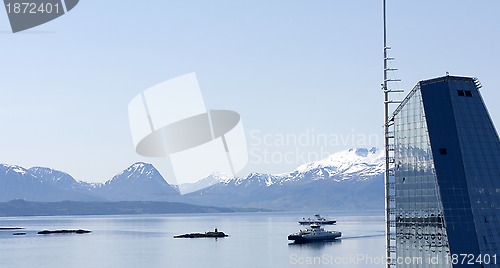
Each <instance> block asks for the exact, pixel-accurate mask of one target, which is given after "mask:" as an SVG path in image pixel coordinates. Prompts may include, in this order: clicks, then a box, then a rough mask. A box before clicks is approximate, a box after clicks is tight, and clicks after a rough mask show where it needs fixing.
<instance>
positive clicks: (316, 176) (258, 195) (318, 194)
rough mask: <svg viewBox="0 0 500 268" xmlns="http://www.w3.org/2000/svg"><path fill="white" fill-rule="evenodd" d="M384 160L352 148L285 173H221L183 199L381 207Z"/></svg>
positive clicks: (371, 152) (377, 154)
mask: <svg viewBox="0 0 500 268" xmlns="http://www.w3.org/2000/svg"><path fill="white" fill-rule="evenodd" d="M384 163H385V162H384V152H383V151H380V150H377V149H376V148H372V149H365V148H358V149H350V150H346V151H342V152H338V153H335V154H333V155H331V156H329V157H328V158H326V159H323V160H320V161H317V162H313V163H309V164H304V165H301V166H299V167H298V168H297V169H296V170H294V171H292V172H289V173H283V174H274V175H273V174H262V173H251V174H249V175H248V176H246V177H241V178H238V177H235V178H230V179H225V180H223V181H221V182H220V183H218V184H216V185H213V186H211V187H208V188H205V189H202V190H200V191H198V192H194V193H191V194H188V195H186V197H185V199H186V200H189V201H190V202H194V203H198V202H200V203H201V202H202V201H203V203H205V204H211V205H216V206H220V205H223V204H224V203H232V204H236V205H238V206H248V207H265V208H268V207H273V208H277V209H306V208H308V207H311V208H314V207H316V208H317V207H320V206H322V207H323V208H328V209H331V208H333V207H343V208H348V207H358V208H360V207H362V208H367V209H368V208H373V209H375V208H382V207H383V204H384V203H383V192H384V185H383V172H384ZM349 200H350V201H349ZM375 200H376V202H372V201H375Z"/></svg>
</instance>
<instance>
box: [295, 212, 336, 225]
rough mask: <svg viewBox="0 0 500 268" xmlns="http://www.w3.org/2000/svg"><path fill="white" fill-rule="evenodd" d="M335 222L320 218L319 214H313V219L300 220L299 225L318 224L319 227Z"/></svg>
mask: <svg viewBox="0 0 500 268" xmlns="http://www.w3.org/2000/svg"><path fill="white" fill-rule="evenodd" d="M336 222H337V221H334V220H329V219H325V218H323V217H321V216H320V215H319V214H314V218H307V219H306V218H302V220H301V221H299V223H300V224H307V225H311V224H319V225H322V224H324V225H332V224H335V223H336Z"/></svg>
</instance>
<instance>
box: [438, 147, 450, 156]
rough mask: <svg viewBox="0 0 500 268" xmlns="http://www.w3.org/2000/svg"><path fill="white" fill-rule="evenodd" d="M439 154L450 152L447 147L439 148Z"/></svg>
mask: <svg viewBox="0 0 500 268" xmlns="http://www.w3.org/2000/svg"><path fill="white" fill-rule="evenodd" d="M439 154H442V155H446V154H448V152H447V151H446V148H439Z"/></svg>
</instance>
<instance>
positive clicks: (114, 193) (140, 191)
mask: <svg viewBox="0 0 500 268" xmlns="http://www.w3.org/2000/svg"><path fill="white" fill-rule="evenodd" d="M94 193H95V194H97V195H98V196H100V197H102V198H106V199H107V200H110V201H164V200H166V199H168V197H170V196H172V195H178V191H177V187H175V186H172V185H170V184H168V183H167V182H166V181H165V179H164V178H163V177H162V176H161V174H160V172H158V170H157V169H156V168H155V167H154V166H153V165H151V164H148V163H143V162H138V163H135V164H133V165H131V166H130V167H128V168H127V169H125V170H124V171H122V172H121V173H119V174H117V175H116V176H114V177H113V178H112V179H110V180H108V181H106V182H105V183H103V184H101V185H97V187H95V190H94Z"/></svg>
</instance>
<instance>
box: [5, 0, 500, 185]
mask: <svg viewBox="0 0 500 268" xmlns="http://www.w3.org/2000/svg"><path fill="white" fill-rule="evenodd" d="M381 2H382V1H374V0H358V1H327V0H316V1H306V0H301V1H299V0H286V1H285V0H282V1H202V0H199V1H190V0H187V1H148V2H143V1H113V0H110V1H95V0H94V1H92V0H82V1H80V3H79V4H78V5H77V6H76V7H75V8H74V9H73V10H72V11H70V12H69V13H68V14H66V15H64V16H62V17H60V18H59V19H56V20H54V21H51V22H49V23H46V24H44V25H41V26H39V27H37V28H34V29H32V30H28V31H25V32H20V33H17V34H12V33H10V26H9V24H8V20H7V16H6V12H5V11H4V10H1V11H0V43H1V44H2V45H1V48H2V49H1V50H0V64H1V65H2V68H1V69H0V70H2V76H1V79H0V122H1V124H2V129H1V132H0V148H1V149H0V163H9V164H18V165H22V166H24V167H31V166H35V165H37V166H48V167H52V168H56V169H60V170H63V171H66V172H68V173H70V174H71V175H73V176H74V177H75V178H76V179H78V180H85V181H105V180H107V179H110V178H111V177H112V176H113V175H115V174H116V173H118V172H120V171H121V170H123V169H124V168H126V167H127V166H129V165H130V164H132V163H133V162H136V161H147V162H151V163H153V164H155V166H157V167H158V168H159V169H160V170H161V171H162V173H163V174H164V175H165V176H166V177H169V176H170V174H169V172H170V171H169V167H168V165H166V164H165V163H164V161H163V160H162V159H157V158H144V157H140V156H138V155H136V154H135V152H134V148H133V145H132V140H131V137H130V132H129V127H128V119H127V105H128V103H129V101H130V100H131V99H132V98H133V97H134V96H135V95H136V94H138V93H139V92H140V91H143V90H144V89H146V88H148V87H150V86H152V85H154V84H156V83H159V82H162V81H164V80H167V79H170V78H173V77H176V76H178V75H182V74H186V73H189V72H196V74H197V76H198V79H199V84H200V87H201V90H202V93H203V96H204V98H205V102H206V105H207V106H208V107H209V108H212V109H230V110H234V111H237V112H239V113H240V115H241V116H242V119H243V123H244V127H245V129H246V132H247V134H248V143H249V150H250V152H251V155H250V161H251V163H250V164H249V165H248V166H247V168H246V169H245V170H244V171H243V172H242V175H245V174H246V173H248V172H250V171H258V172H286V171H289V170H291V169H293V168H295V167H296V166H298V165H300V164H302V163H303V162H304V161H306V162H307V161H313V160H319V159H316V158H320V157H321V156H323V155H324V154H327V153H334V152H336V151H338V150H342V149H346V148H349V147H356V146H357V145H360V146H378V147H381V146H382V127H381V126H382V119H383V114H382V112H383V106H382V97H383V96H382V93H381V91H380V84H381V82H382V61H381V60H382V7H381ZM499 12H500V2H498V1H495V0H484V1H472V0H467V1H466V0H464V1H451V0H449V1H435V0H434V1H430V0H426V1H388V16H389V18H388V22H389V27H388V28H389V29H388V30H389V37H388V40H389V45H390V46H392V47H393V50H392V51H391V55H392V56H394V57H396V61H395V62H394V67H397V68H399V69H400V70H399V71H398V72H397V73H396V76H397V77H398V78H401V79H402V80H403V81H402V82H401V84H400V87H401V88H405V89H406V90H409V89H411V88H412V87H413V85H415V83H416V82H417V81H419V80H423V79H428V78H433V77H437V76H442V75H444V74H445V72H447V71H448V72H450V74H452V75H464V76H476V77H478V78H479V79H480V81H481V82H482V84H483V89H482V90H481V92H482V94H483V98H484V99H485V101H486V104H487V106H488V108H489V111H490V114H491V116H492V118H493V121H494V122H495V125H497V126H498V124H499V121H500V106H498V105H496V103H497V102H498V100H500V92H499V89H500V77H499V70H500V63H499V62H500V37H499V35H498V29H499V28H500V17H499V16H498V14H499ZM396 76H395V77H396ZM301 135H302V136H301ZM327 135H328V137H329V140H328V142H327V143H325V142H319V144H318V143H316V144H312V141H309V143H308V144H304V143H300V144H298V143H294V141H293V137H296V138H298V137H308V138H310V139H315V138H318V139H321V138H322V137H324V136H327ZM282 137H286V138H287V140H286V141H285V142H284V144H283V142H282V141H280V139H281V138H282ZM374 137H375V138H374ZM353 138H354V140H353ZM264 139H265V140H266V141H267V142H268V143H271V144H270V145H269V144H268V145H267V146H263V145H257V144H258V142H263V140H264ZM333 139H335V140H333ZM363 139H364V140H363ZM306 143H307V142H306ZM365 143H366V144H365ZM265 150H267V152H268V153H269V155H268V156H270V157H271V156H272V157H275V158H276V159H275V160H279V158H280V157H282V158H283V157H285V155H286V156H287V157H288V160H289V161H288V160H287V161H274V160H273V159H268V161H265V159H264V158H265V153H266V152H265ZM297 155H298V156H297ZM290 156H293V157H290ZM295 156H297V157H295ZM283 162H285V163H283Z"/></svg>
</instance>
